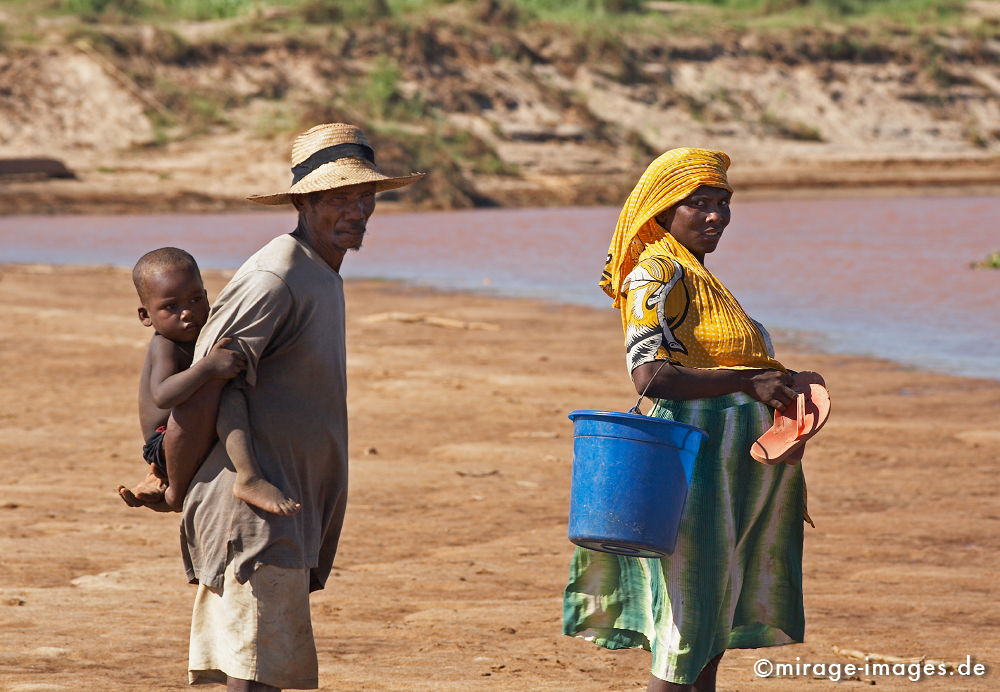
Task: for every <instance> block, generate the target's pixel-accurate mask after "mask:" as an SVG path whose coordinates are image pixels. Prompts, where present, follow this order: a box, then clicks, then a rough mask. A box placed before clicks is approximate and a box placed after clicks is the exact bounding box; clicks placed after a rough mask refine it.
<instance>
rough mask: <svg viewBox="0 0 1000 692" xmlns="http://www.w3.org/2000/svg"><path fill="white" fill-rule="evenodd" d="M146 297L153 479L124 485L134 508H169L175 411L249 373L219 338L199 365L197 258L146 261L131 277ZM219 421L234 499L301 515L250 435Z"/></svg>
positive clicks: (142, 405)
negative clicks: (167, 440) (220, 382)
mask: <svg viewBox="0 0 1000 692" xmlns="http://www.w3.org/2000/svg"><path fill="white" fill-rule="evenodd" d="M132 282H133V283H134V284H135V290H136V292H137V293H138V294H139V302H140V306H139V321H140V322H142V324H143V325H144V326H146V327H153V328H154V329H155V330H156V331H155V333H154V334H153V338H152V339H150V342H149V347H148V348H147V349H146V359H145V362H144V363H143V366H142V375H141V376H140V379H139V424H140V426H141V427H142V435H143V439H144V440H145V441H146V444H145V446H144V447H143V450H142V456H143V458H144V459H145V460H146V462H147V463H148V464H149V468H148V472H147V474H146V477H145V478H144V479H143V480H142V481H141V482H140V483H139V484H138V485H136V486H135V487H134V488H132V489H131V490H130V489H128V488H126V487H125V486H122V485H120V486H118V494H119V495H120V496H121V498H122V499H123V500H124V501H125V503H126V504H127V505H129V506H130V507H139V506H148V507H153V508H162V507H163V505H164V497H163V494H164V491H165V490H166V488H167V485H168V483H169V476H168V474H167V466H166V459H165V456H164V450H163V434H164V432H165V431H166V425H167V420H168V419H169V418H170V410H171V409H172V408H173V407H175V406H177V405H179V404H181V403H183V402H185V401H187V399H188V398H189V397H190V396H191V395H192V394H194V393H195V392H196V391H198V389H199V388H201V386H202V385H204V384H205V383H206V382H208V381H209V380H211V379H216V378H220V379H227V380H228V379H233V378H234V377H236V376H238V375H239V374H240V373H241V372H242V371H243V370H245V369H246V357H245V356H244V355H243V354H242V353H239V352H238V351H233V350H230V349H228V348H227V346H228V345H229V344H230V343H231V342H232V339H230V338H228V337H226V338H222V339H220V340H219V341H218V342H216V343H215V345H213V346H212V349H211V351H209V353H208V354H207V355H206V356H205V357H204V358H202V359H201V360H199V361H198V362H197V363H196V364H195V365H194V366H192V365H191V361H192V360H193V358H194V347H195V342H196V341H197V340H198V334H200V333H201V329H202V327H204V326H205V322H206V321H207V320H208V312H209V305H208V294H207V293H206V292H205V286H204V284H203V283H202V280H201V272H200V271H199V269H198V265H197V263H196V262H195V261H194V257H192V256H191V255H190V254H188V253H187V252H185V251H184V250H179V249H177V248H171V247H166V248H160V249H159V250H153V251H152V252H147V253H146V254H145V255H143V256H142V257H141V258H140V259H139V261H138V262H137V263H136V265H135V268H134V269H133V270H132ZM231 418H232V417H228V416H220V417H219V438H220V439H221V440H222V441H223V443H224V444H225V445H226V452H227V453H228V455H229V458H230V460H232V462H233V467H234V468H235V470H236V482H235V484H234V486H233V495H235V496H236V497H238V498H240V499H241V500H244V501H245V502H247V503H249V504H251V505H254V506H255V507H259V508H260V509H263V510H265V511H268V512H272V513H274V514H283V515H289V514H295V513H296V512H298V511H299V509H300V507H301V506H300V505H299V504H298V503H297V502H295V501H294V500H292V499H291V498H289V497H287V496H286V495H285V494H284V493H283V492H281V490H279V489H278V488H277V487H275V486H274V485H273V484H272V483H270V482H268V481H267V479H265V478H264V477H263V476H262V475H261V472H260V468H259V467H258V466H257V462H256V459H255V458H254V456H253V452H252V451H251V449H250V446H249V443H248V440H249V431H247V430H242V429H239V428H238V427H237V424H236V423H234V422H233V420H231Z"/></svg>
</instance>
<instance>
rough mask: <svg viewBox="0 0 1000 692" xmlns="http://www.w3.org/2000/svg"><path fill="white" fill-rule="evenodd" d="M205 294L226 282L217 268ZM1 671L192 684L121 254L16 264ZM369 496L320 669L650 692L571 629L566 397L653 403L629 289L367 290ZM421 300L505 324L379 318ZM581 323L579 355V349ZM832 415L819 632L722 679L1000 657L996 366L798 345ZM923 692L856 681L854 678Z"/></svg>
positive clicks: (361, 407) (816, 614)
mask: <svg viewBox="0 0 1000 692" xmlns="http://www.w3.org/2000/svg"><path fill="white" fill-rule="evenodd" d="M206 278H207V279H208V283H209V289H210V294H212V295H214V294H215V293H217V292H218V290H219V288H220V287H221V286H222V284H223V283H224V276H223V275H221V274H219V273H214V272H213V273H210V274H208V275H207V277H206ZM0 298H2V302H3V304H4V305H5V306H7V311H8V316H7V320H6V322H5V324H6V327H5V328H4V329H3V330H2V331H0V347H2V349H3V353H4V358H3V359H2V361H0V377H2V379H3V381H4V383H5V392H6V405H5V406H4V407H3V414H2V417H0V458H3V459H4V460H5V469H6V470H7V473H6V474H5V478H4V479H3V481H2V482H0V584H2V586H0V689H3V690H9V691H10V692H18V691H20V692H27V691H28V690H33V691H40V690H45V691H47V692H57V691H59V690H80V689H87V690H116V691H117V690H123V691H124V690H134V691H135V692H140V691H141V692H147V691H148V690H151V689H156V690H178V691H180V690H183V689H187V686H186V685H185V662H186V646H187V626H188V622H189V617H190V608H191V600H192V597H193V593H194V590H193V587H190V586H188V585H187V584H186V583H185V580H184V575H183V571H182V569H181V565H180V559H179V556H178V540H177V519H176V517H174V516H165V515H156V514H153V513H151V512H147V511H139V510H130V509H128V508H126V507H124V506H123V505H122V504H121V502H120V501H119V500H118V498H117V496H116V495H115V494H114V490H113V489H114V486H115V484H116V483H118V482H122V481H134V480H137V479H138V477H139V472H140V470H141V464H140V461H139V456H138V453H139V447H140V443H141V442H140V440H139V439H138V424H137V421H136V416H135V403H134V396H135V395H134V392H135V379H136V373H137V372H138V368H139V366H140V364H141V359H142V354H143V349H144V346H145V343H146V341H147V339H148V338H149V333H148V331H147V330H144V329H143V328H142V327H141V326H140V325H139V323H138V321H137V320H136V319H135V317H134V312H135V297H134V295H133V291H132V287H131V285H130V281H129V278H128V276H127V274H126V273H125V272H124V271H122V270H119V269H105V268H85V267H50V266H10V267H3V268H0ZM348 310H349V314H348V326H349V330H350V331H349V340H348V341H349V344H348V345H349V376H350V383H351V385H350V409H351V443H350V453H351V464H352V479H351V483H352V488H351V501H350V506H349V509H348V517H347V523H346V528H345V535H344V538H343V541H342V551H341V553H340V555H339V556H338V559H337V564H336V566H335V572H334V576H333V577H332V578H331V580H330V584H329V586H328V588H327V589H326V590H325V591H322V592H319V593H317V594H316V595H315V598H314V605H313V612H314V621H315V629H316V633H317V642H318V647H319V659H320V678H321V682H322V685H323V687H322V689H323V690H344V691H354V690H386V691H388V690H399V689H410V690H423V691H426V692H440V691H442V690H456V691H457V690H461V691H463V692H465V691H467V690H478V689H483V690H512V691H514V690H517V691H523V692H539V691H541V690H553V691H556V690H559V691H560V692H561V691H563V690H567V689H573V690H580V691H581V692H588V691H589V692H599V691H606V690H637V689H641V688H642V687H643V686H644V685H643V684H642V681H643V680H644V679H645V676H646V670H647V663H648V656H647V655H646V654H644V653H643V652H635V651H633V652H620V653H611V652H606V651H603V650H599V649H597V648H596V647H593V646H592V645H591V644H588V643H586V642H583V641H580V640H575V639H570V638H567V637H563V636H561V635H560V634H559V627H560V593H561V589H562V587H563V584H564V579H565V575H566V565H567V560H568V557H569V555H570V552H571V545H570V544H569V543H568V541H567V540H566V537H565V530H566V512H567V507H568V481H569V471H570V456H571V445H572V441H571V437H570V435H571V428H570V424H569V422H568V421H567V420H566V417H565V414H566V412H567V411H569V410H572V409H574V408H609V409H622V408H624V407H627V406H629V405H630V404H631V402H632V401H633V400H634V395H633V394H632V389H631V387H630V383H629V382H628V381H627V378H626V376H625V373H624V369H623V364H622V357H621V343H620V342H621V338H620V325H619V323H618V318H617V316H616V315H615V313H614V312H613V311H611V310H591V309H585V308H578V307H565V306H557V305H549V304H545V303H542V302H536V301H528V300H507V299H496V298H489V297H484V296H469V295H461V294H442V293H435V292H432V291H429V290H422V289H415V288H413V287H408V286H405V285H400V284H394V283H379V282H354V283H349V285H348ZM390 312H404V313H423V314H429V315H435V316H443V317H448V318H454V319H458V320H468V321H476V322H488V323H491V324H494V325H496V326H497V327H498V329H497V330H495V331H486V330H483V331H477V330H462V329H453V328H448V327H443V326H435V325H433V324H428V323H414V324H405V323H401V322H396V321H392V320H388V321H378V320H374V321H373V320H368V319H366V318H368V317H371V316H373V315H379V314H384V313H390ZM567 344H572V349H571V350H568V349H567ZM779 355H780V356H782V357H783V360H784V361H785V362H786V363H787V364H788V365H789V366H791V367H795V368H800V369H803V368H807V367H808V368H811V369H816V370H819V371H821V372H823V373H824V374H825V375H826V378H827V380H828V382H829V384H830V389H831V392H832V396H833V402H834V409H833V417H832V418H831V421H830V423H829V425H828V426H827V427H826V429H825V430H824V431H823V432H822V433H821V434H820V435H819V436H818V437H817V438H816V439H815V440H814V441H813V442H810V444H809V449H808V451H807V454H806V459H805V470H806V473H807V477H808V479H809V500H810V513H811V514H812V517H813V518H814V520H815V521H816V524H817V528H815V529H811V528H807V530H806V551H805V555H806V558H805V585H806V615H807V641H806V643H805V644H802V645H798V646H794V647H782V648H777V649H770V650H762V651H735V652H731V653H730V654H729V655H728V656H727V657H726V659H725V660H724V661H723V664H722V668H721V672H720V676H719V681H720V684H719V689H720V690H741V691H742V690H761V691H763V690H768V691H778V690H788V691H792V690H795V691H801V690H803V689H813V688H815V689H827V688H828V687H829V683H828V682H824V681H823V680H814V679H812V676H811V675H810V676H800V677H797V678H789V679H772V680H766V681H765V680H759V679H756V678H755V677H754V675H753V672H752V669H751V666H752V664H753V662H754V661H755V660H756V659H757V658H760V657H761V656H768V657H771V658H773V659H775V660H777V661H784V662H795V660H796V657H799V658H800V659H801V661H803V662H812V663H846V662H848V661H849V659H844V658H840V657H838V656H837V655H836V654H835V653H834V652H833V650H832V648H833V647H841V648H848V649H859V650H862V651H866V652H877V653H881V654H886V655H894V656H902V657H920V656H926V657H928V658H931V659H940V660H943V661H947V662H954V663H959V662H963V661H965V657H966V656H967V655H971V656H972V657H973V658H974V659H975V660H976V661H979V662H982V663H984V664H986V665H987V666H988V667H989V672H988V675H987V676H986V677H983V678H961V679H956V678H955V677H946V678H930V679H926V680H924V681H923V682H922V683H921V685H920V686H921V688H922V689H941V690H957V689H962V690H987V689H993V688H995V687H996V680H997V677H996V676H997V675H998V674H1000V669H998V668H997V666H998V665H1000V643H998V641H997V639H996V637H991V636H989V635H988V633H989V632H991V631H993V628H994V626H995V623H996V622H997V621H998V619H1000V598H998V596H1000V592H998V587H997V582H996V578H995V562H996V555H997V552H998V549H1000V539H998V536H1000V514H998V512H997V509H996V497H997V495H998V493H1000V480H998V477H997V474H996V472H995V468H994V465H995V462H996V459H997V458H998V454H1000V427H998V424H997V420H996V416H995V412H996V410H997V406H998V405H1000V383H998V382H995V381H984V380H973V379H962V378H956V377H949V376H944V375H934V374H928V373H924V372H920V371H917V370H913V369H906V368H901V367H898V366H895V365H892V364H890V363H885V362H880V361H875V360H870V359H863V358H855V357H850V356H832V355H823V354H815V353H807V352H803V351H801V350H799V349H797V348H796V347H795V345H794V344H791V343H787V342H785V343H779ZM872 684H876V685H877V687H876V689H880V690H886V689H888V690H903V689H910V688H911V686H912V685H913V683H911V682H908V681H907V680H905V679H904V678H884V677H878V678H876V677H874V676H872V675H864V674H862V675H860V676H859V678H858V679H855V680H848V681H846V682H843V683H841V684H840V685H839V686H840V687H843V688H844V689H848V690H850V689H859V690H860V689H869V688H870V687H869V686H870V685H872Z"/></svg>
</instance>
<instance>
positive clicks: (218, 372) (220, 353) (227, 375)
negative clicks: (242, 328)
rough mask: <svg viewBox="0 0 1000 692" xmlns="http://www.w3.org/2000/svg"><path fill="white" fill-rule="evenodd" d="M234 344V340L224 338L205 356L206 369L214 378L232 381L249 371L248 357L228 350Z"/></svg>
mask: <svg viewBox="0 0 1000 692" xmlns="http://www.w3.org/2000/svg"><path fill="white" fill-rule="evenodd" d="M232 342H233V340H232V338H230V337H228V336H224V337H222V338H221V339H219V340H218V341H216V342H215V346H212V350H211V351H209V352H208V355H207V356H205V367H206V368H208V371H209V372H210V373H212V376H213V377H218V378H221V379H224V380H230V379H232V378H234V377H236V376H237V375H239V374H240V373H241V372H243V371H244V370H246V369H247V357H246V356H244V355H243V354H242V353H240V352H238V351H230V350H229V349H228V348H226V347H227V346H229V344H231V343H232Z"/></svg>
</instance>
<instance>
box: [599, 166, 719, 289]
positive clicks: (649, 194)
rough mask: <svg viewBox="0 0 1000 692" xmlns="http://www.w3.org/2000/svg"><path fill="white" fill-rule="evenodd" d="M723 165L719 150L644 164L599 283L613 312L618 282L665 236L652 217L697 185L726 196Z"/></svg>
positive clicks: (627, 203)
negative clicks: (720, 191)
mask: <svg viewBox="0 0 1000 692" xmlns="http://www.w3.org/2000/svg"><path fill="white" fill-rule="evenodd" d="M729 164H730V161H729V156H727V155H726V154H724V153H722V152H721V151H711V150H710V149H694V148H691V147H684V148H681V149H671V150H670V151H668V152H665V153H663V154H661V155H660V156H659V157H658V158H657V159H656V160H655V161H653V163H651V164H649V167H648V168H647V169H646V172H645V173H643V174H642V177H641V178H639V182H638V184H636V186H635V189H633V190H632V193H631V194H630V195H629V196H628V199H627V200H626V201H625V206H624V207H622V211H621V214H619V215H618V226H617V227H616V228H615V234H614V236H613V237H612V238H611V247H610V248H608V259H607V263H606V264H605V265H604V272H603V273H602V274H601V280H600V282H599V285H600V287H601V288H602V289H603V290H604V292H605V293H607V294H608V295H609V296H611V300H612V303H613V304H614V306H615V307H616V308H617V307H621V295H622V281H623V280H624V279H625V277H626V276H628V274H629V272H631V271H632V269H633V268H634V267H635V265H636V262H638V261H639V255H640V254H642V250H643V248H644V247H646V245H648V244H649V243H652V242H655V241H657V240H659V239H660V238H662V237H663V235H664V233H665V231H664V230H663V229H662V228H660V226H659V225H658V224H657V223H656V222H655V221H653V217H655V216H656V215H657V214H659V213H660V212H662V211H664V210H666V209H669V208H670V207H672V206H674V205H675V204H677V203H678V202H680V201H681V200H682V199H684V198H685V197H687V196H688V195H690V194H691V193H692V192H694V191H695V190H697V189H698V188H699V187H701V186H702V185H709V186H711V187H721V188H722V189H724V190H729V191H730V192H732V191H733V188H732V187H730V186H729V181H728V180H727V179H726V170H728V168H729Z"/></svg>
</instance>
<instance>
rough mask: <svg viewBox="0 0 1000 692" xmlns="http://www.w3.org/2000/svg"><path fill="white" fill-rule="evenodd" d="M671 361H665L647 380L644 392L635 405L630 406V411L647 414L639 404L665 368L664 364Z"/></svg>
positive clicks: (638, 414)
mask: <svg viewBox="0 0 1000 692" xmlns="http://www.w3.org/2000/svg"><path fill="white" fill-rule="evenodd" d="M669 362H670V361H669V360H665V361H663V363H662V364H661V365H660V367H658V368H657V369H656V372H654V373H653V376H652V377H650V378H649V382H647V383H646V386H645V387H644V388H643V390H642V394H640V395H639V398H638V399H636V401H635V406H633V407H632V408H630V409H629V410H628V413H634V414H635V415H637V416H644V415H646V414H645V413H643V412H642V409H640V408H639V404H641V403H642V400H643V397H645V396H646V392H648V391H649V386H650V385H651V384H653V380H655V379H656V376H657V375H659V374H660V370H663V366H664V365H667V364H668V363H669Z"/></svg>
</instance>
